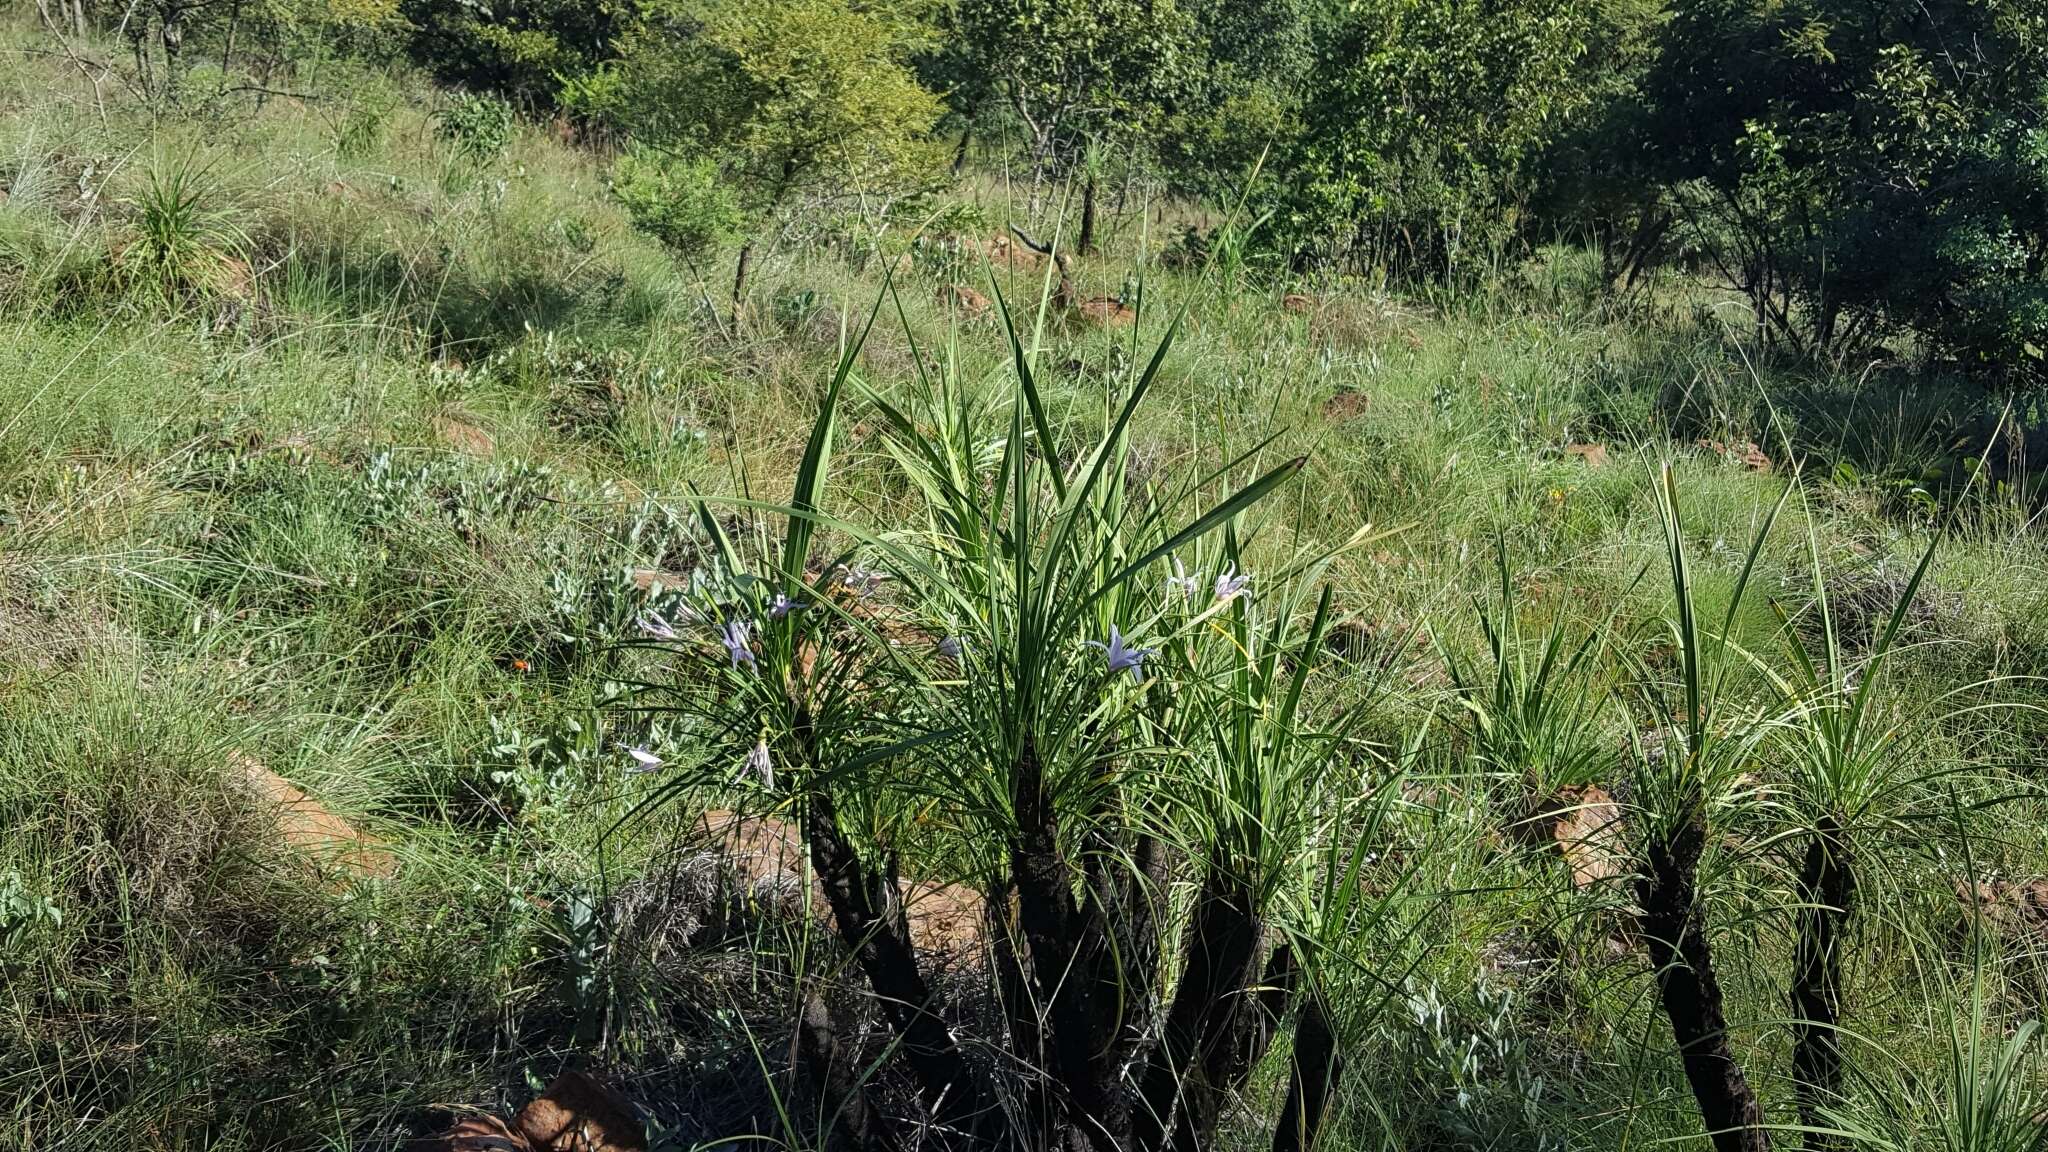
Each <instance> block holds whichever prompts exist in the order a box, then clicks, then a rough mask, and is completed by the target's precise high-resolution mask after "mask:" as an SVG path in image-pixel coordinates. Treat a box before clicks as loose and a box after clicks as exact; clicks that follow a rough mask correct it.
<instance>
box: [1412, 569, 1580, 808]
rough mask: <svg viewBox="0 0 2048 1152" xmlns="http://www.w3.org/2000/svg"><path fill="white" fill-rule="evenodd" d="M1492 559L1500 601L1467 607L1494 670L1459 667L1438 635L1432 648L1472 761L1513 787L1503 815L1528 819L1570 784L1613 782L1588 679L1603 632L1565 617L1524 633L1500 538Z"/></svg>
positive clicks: (1513, 582) (1570, 786)
mask: <svg viewBox="0 0 2048 1152" xmlns="http://www.w3.org/2000/svg"><path fill="white" fill-rule="evenodd" d="M1494 558H1495V566H1496V569H1497V570H1498V572H1499V579H1500V586H1499V598H1498V600H1497V601H1495V602H1494V603H1493V604H1492V605H1489V604H1487V603H1486V602H1484V601H1481V600H1477V599H1475V601H1474V603H1473V608H1474V611H1475V614H1476V615H1477V617H1478V619H1479V627H1480V632H1481V635H1482V636H1483V637H1484V639H1485V642H1486V655H1487V657H1488V660H1489V662H1490V664H1491V666H1492V667H1491V672H1492V674H1491V675H1490V676H1487V675H1485V674H1484V673H1485V669H1484V668H1483V667H1482V668H1476V669H1475V668H1472V667H1469V666H1467V664H1466V663H1465V662H1464V661H1462V660H1460V659H1459V658H1458V656H1457V654H1456V653H1455V652H1453V651H1451V650H1450V649H1449V648H1448V647H1446V646H1444V645H1443V644H1442V643H1441V641H1439V644H1438V647H1439V650H1440V651H1442V652H1443V657H1444V665H1445V667H1446V668H1447V669H1448V670H1449V673H1450V677H1451V684H1452V688H1453V689H1454V691H1455V692H1456V693H1457V697H1458V702H1459V703H1460V704H1462V705H1464V708H1465V712H1466V713H1467V716H1468V724H1467V734H1468V738H1469V739H1470V741H1471V756H1472V760H1473V763H1474V765H1475V766H1476V767H1477V768H1478V770H1479V771H1481V772H1483V773H1485V774H1487V775H1488V776H1490V777H1492V778H1494V779H1495V780H1498V781H1501V782H1504V783H1506V784H1507V785H1508V786H1509V787H1510V788H1511V789H1514V790H1516V791H1517V792H1518V793H1519V795H1517V796H1514V797H1513V798H1512V799H1511V800H1510V802H1509V808H1508V811H1510V812H1513V813H1516V814H1517V816H1518V818H1519V819H1520V820H1522V821H1528V820H1533V819H1534V818H1536V817H1537V816H1538V815H1539V814H1540V813H1541V812H1543V811H1544V810H1545V806H1546V805H1548V804H1549V803H1550V802H1552V801H1553V800H1555V799H1556V798H1557V797H1559V796H1560V795H1561V794H1563V793H1565V792H1566V791H1567V790H1569V789H1576V788H1584V787H1587V786H1589V785H1598V784H1610V785H1611V784H1612V783H1613V781H1612V780H1611V779H1609V778H1608V774H1609V773H1610V772H1611V770H1612V769H1613V768H1614V767H1615V766H1616V765H1615V761H1616V756H1615V747H1614V745H1615V741H1614V740H1613V739H1612V738H1611V732H1612V729H1611V728H1610V727H1609V726H1608V725H1607V723H1606V716H1605V713H1606V707H1605V697H1604V694H1603V693H1602V692H1601V691H1600V686H1599V684H1598V683H1597V682H1595V680H1594V672H1595V670H1596V669H1597V667H1598V666H1599V663H1600V657H1601V655H1602V653H1603V648H1604V645H1603V642H1602V637H1603V635H1604V633H1605V631H1606V628H1605V626H1604V625H1603V626H1600V627H1593V628H1588V629H1586V630H1585V631H1584V634H1583V635H1581V636H1579V637H1578V638H1577V639H1576V640H1574V638H1573V635H1572V632H1573V628H1572V626H1571V624H1570V622H1569V621H1568V620H1565V619H1558V620H1555V621H1553V622H1552V623H1551V625H1550V626H1549V628H1548V629H1546V630H1545V631H1544V633H1543V634H1542V635H1541V636H1540V637H1536V638H1533V639H1532V638H1531V637H1529V636H1527V635H1526V634H1525V632H1524V624H1523V621H1522V612H1521V610H1520V607H1519V604H1518V602H1517V599H1516V596H1515V577H1514V570H1513V567H1512V566H1511V565H1510V563H1509V561H1508V556H1507V544H1506V541H1505V540H1503V539H1500V538H1498V537H1496V539H1495V541H1494ZM1610 622H1611V621H1610Z"/></svg>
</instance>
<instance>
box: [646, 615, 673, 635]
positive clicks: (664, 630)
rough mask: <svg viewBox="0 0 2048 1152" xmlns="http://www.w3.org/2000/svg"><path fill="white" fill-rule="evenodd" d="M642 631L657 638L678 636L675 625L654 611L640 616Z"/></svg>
mask: <svg viewBox="0 0 2048 1152" xmlns="http://www.w3.org/2000/svg"><path fill="white" fill-rule="evenodd" d="M640 631H641V632H642V633H644V634H646V635H648V636H652V637H654V638H655V639H656V640H673V639H675V638H676V630H675V626H674V625H672V624H670V623H669V622H668V621H666V620H663V619H662V618H661V617H659V616H657V615H655V614H654V613H652V612H649V613H647V614H646V615H644V616H642V617H640Z"/></svg>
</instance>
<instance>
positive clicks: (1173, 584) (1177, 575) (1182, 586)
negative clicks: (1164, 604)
mask: <svg viewBox="0 0 2048 1152" xmlns="http://www.w3.org/2000/svg"><path fill="white" fill-rule="evenodd" d="M1201 587H1202V574H1201V573H1200V572H1197V573H1195V574H1194V575H1192V576H1190V575H1188V572H1187V569H1185V568H1183V567H1181V566H1180V557H1178V556H1175V557H1174V558H1173V575H1171V576H1168V577H1167V578H1166V592H1167V595H1169V596H1170V595H1172V594H1174V593H1176V592H1178V593H1180V595H1181V597H1182V598H1183V599H1189V598H1192V597H1193V596H1194V594H1195V593H1196V592H1197V591H1198V590H1199V589H1200V588H1201Z"/></svg>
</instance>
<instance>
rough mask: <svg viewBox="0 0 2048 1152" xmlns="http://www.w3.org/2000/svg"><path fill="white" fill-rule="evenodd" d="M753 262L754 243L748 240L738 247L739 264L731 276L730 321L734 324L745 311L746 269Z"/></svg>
mask: <svg viewBox="0 0 2048 1152" xmlns="http://www.w3.org/2000/svg"><path fill="white" fill-rule="evenodd" d="M753 262H754V242H753V241H752V240H749V241H747V242H746V243H744V244H741V245H740V258H739V264H738V266H737V267H736V268H735V269H734V270H733V274H732V320H733V323H735V324H737V323H739V322H740V314H741V313H742V312H744V311H745V310H746V302H747V269H748V267H749V266H751V265H752V264H753Z"/></svg>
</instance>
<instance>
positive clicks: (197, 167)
mask: <svg viewBox="0 0 2048 1152" xmlns="http://www.w3.org/2000/svg"><path fill="white" fill-rule="evenodd" d="M129 207H130V209H131V213H132V216H131V219H130V221H129V228H130V232H129V235H128V237H127V239H126V241H125V242H124V243H123V244H122V245H121V246H120V247H119V248H118V249H117V250H116V253H115V260H114V264H115V268H116V269H117V271H118V272H119V275H120V278H121V282H122V284H123V285H124V286H125V287H126V288H127V289H128V290H129V291H132V292H135V293H137V294H139V295H140V296H142V297H143V298H144V299H145V300H147V301H149V302H151V303H153V304H156V305H158V306H162V307H168V308H178V307H182V306H184V305H187V304H190V303H193V302H194V301H196V300H200V299H205V298H209V297H214V296H223V295H226V296H240V295H245V294H246V293H247V292H248V290H249V266H248V264H247V263H246V262H245V261H244V260H243V259H242V258H241V256H240V255H239V253H242V252H244V251H246V250H247V248H248V243H249V238H248V234H247V233H246V232H245V231H244V230H243V228H242V225H241V223H240V212H239V211H238V210H237V209H236V207H235V205H233V204H232V203H230V202H228V201H227V199H226V195H225V193H224V191H223V189H222V187H221V185H220V183H219V181H218V180H217V179H216V178H215V176H214V172H213V168H212V165H211V164H210V163H208V162H207V161H205V160H203V159H202V158H201V157H200V156H199V155H198V154H197V153H195V152H186V153H182V154H176V153H168V152H166V153H160V154H159V155H158V156H157V157H156V158H155V159H154V160H153V161H152V162H151V163H150V166H149V168H148V170H147V171H146V173H145V174H144V177H143V183H142V187H141V188H140V189H139V190H138V191H137V192H136V193H135V195H134V196H133V197H132V198H131V200H130V202H129Z"/></svg>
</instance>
